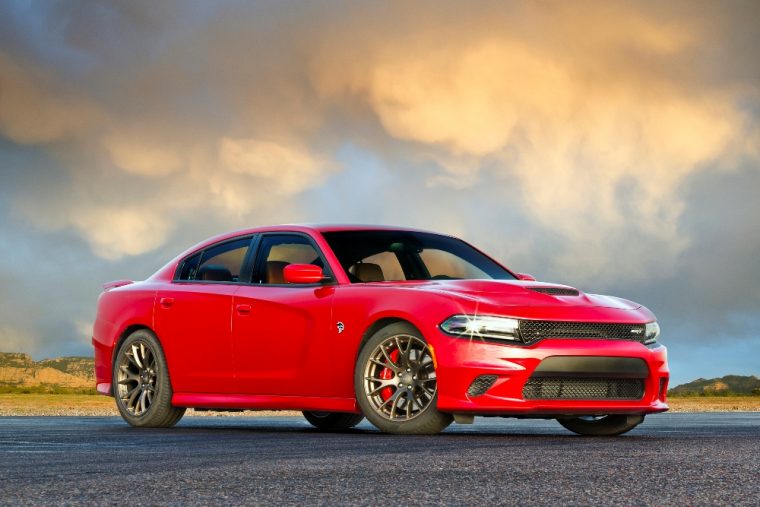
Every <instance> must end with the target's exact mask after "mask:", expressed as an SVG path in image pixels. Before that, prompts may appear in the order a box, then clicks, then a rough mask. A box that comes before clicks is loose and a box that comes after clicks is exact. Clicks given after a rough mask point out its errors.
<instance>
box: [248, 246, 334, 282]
mask: <svg viewBox="0 0 760 507" xmlns="http://www.w3.org/2000/svg"><path fill="white" fill-rule="evenodd" d="M257 258H258V259H259V260H258V261H257V265H258V269H257V270H256V273H255V274H254V277H253V282H254V283H262V284H284V283H285V275H284V273H283V270H284V269H285V266H287V265H288V264H314V265H315V266H319V267H320V268H322V269H323V270H324V271H325V275H329V274H330V273H329V272H328V269H327V267H326V266H325V265H324V262H323V261H322V256H321V255H320V254H319V251H318V250H317V249H316V248H315V247H314V245H313V244H312V243H311V241H309V239H308V238H305V237H303V236H298V235H295V234H292V235H291V234H277V235H268V236H264V238H263V239H262V240H261V246H260V247H259V254H258V256H257Z"/></svg>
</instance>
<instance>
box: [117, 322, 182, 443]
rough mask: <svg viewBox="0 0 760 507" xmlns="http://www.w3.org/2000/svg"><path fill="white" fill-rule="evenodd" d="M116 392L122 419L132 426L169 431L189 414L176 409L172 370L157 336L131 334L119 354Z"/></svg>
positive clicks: (145, 331)
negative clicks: (174, 405)
mask: <svg viewBox="0 0 760 507" xmlns="http://www.w3.org/2000/svg"><path fill="white" fill-rule="evenodd" d="M113 390H114V396H115V397H116V406H117V407H118V409H119V413H120V414H121V417H122V418H124V420H125V421H127V422H128V423H129V424H130V425H132V426H143V427H149V428H169V427H171V426H174V425H175V424H177V422H178V421H179V420H180V419H182V416H183V415H184V414H185V409H184V408H182V407H173V406H172V403H171V402H172V384H171V381H170V379H169V368H168V367H167V366H166V358H165V357H164V352H163V350H161V344H160V343H159V342H158V339H157V338H156V335H154V334H153V333H151V332H150V331H148V330H147V329H139V330H137V331H135V332H134V333H132V334H130V335H129V336H128V337H127V339H126V340H124V342H123V343H122V344H121V346H120V347H119V351H118V352H117V353H116V362H115V364H114V372H113Z"/></svg>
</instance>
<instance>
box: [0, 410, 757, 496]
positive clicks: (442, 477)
mask: <svg viewBox="0 0 760 507" xmlns="http://www.w3.org/2000/svg"><path fill="white" fill-rule="evenodd" d="M127 503H128V504H130V505H210V504H224V505H242V504H246V505H250V504H256V505H271V504H282V503H286V504H306V505H314V504H318V505H321V504H323V505H326V504H329V505H336V504H337V505H401V504H410V505H422V504H426V505H429V504H433V505H441V504H454V505H462V504H466V505H475V504H489V505H490V504H504V505H549V504H551V505H560V504H562V505H589V504H597V505H655V504H657V505H753V506H756V505H760V413H689V414H684V413H680V414H660V415H654V416H649V417H647V420H646V421H645V422H644V424H642V425H641V426H639V427H638V428H636V429H635V430H633V431H632V432H630V433H629V434H627V435H624V436H621V437H610V438H587V437H579V436H575V435H573V434H571V433H569V432H568V431H566V430H564V429H563V428H562V427H561V426H559V424H557V423H556V422H554V421H540V420H515V419H499V418H476V420H475V424H473V425H456V424H454V425H452V426H451V427H450V428H449V429H448V430H446V431H445V432H444V433H443V434H441V435H437V436H425V437H408V436H391V435H384V434H381V433H379V432H377V431H376V430H374V428H373V427H372V426H370V425H369V424H368V423H367V422H366V421H365V422H363V423H362V424H360V425H359V426H358V427H357V428H356V429H355V430H352V431H350V432H347V433H342V434H337V433H320V432H318V431H316V430H313V429H311V427H310V426H309V425H308V423H306V421H305V420H304V419H301V418H297V417H217V418H214V417H185V418H184V419H183V420H182V421H181V422H180V423H179V424H178V425H177V426H176V427H175V428H173V429H169V430H153V429H135V428H130V427H128V426H127V425H126V424H125V423H124V422H122V421H121V419H119V418H116V417H4V418H0V504H3V505H30V504H56V505H78V504H82V505H110V504H113V505H115V504H120V505H123V504H127Z"/></svg>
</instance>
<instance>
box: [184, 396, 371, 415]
mask: <svg viewBox="0 0 760 507" xmlns="http://www.w3.org/2000/svg"><path fill="white" fill-rule="evenodd" d="M172 405H174V406H175V407H188V408H233V409H244V410H245V409H248V410H315V411H322V412H351V413H355V414H358V413H359V412H360V410H359V405H358V404H357V403H356V399H354V398H315V397H309V396H269V395H250V394H197V393H174V396H172Z"/></svg>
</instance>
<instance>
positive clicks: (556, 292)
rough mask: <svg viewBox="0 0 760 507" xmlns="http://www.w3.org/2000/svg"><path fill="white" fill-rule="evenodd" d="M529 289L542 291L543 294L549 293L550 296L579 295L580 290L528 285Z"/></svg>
mask: <svg viewBox="0 0 760 507" xmlns="http://www.w3.org/2000/svg"><path fill="white" fill-rule="evenodd" d="M527 288H528V289H530V290H532V291H535V292H540V293H541V294H549V295H550V296H578V295H580V292H578V291H577V290H575V289H565V288H563V287H527Z"/></svg>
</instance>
